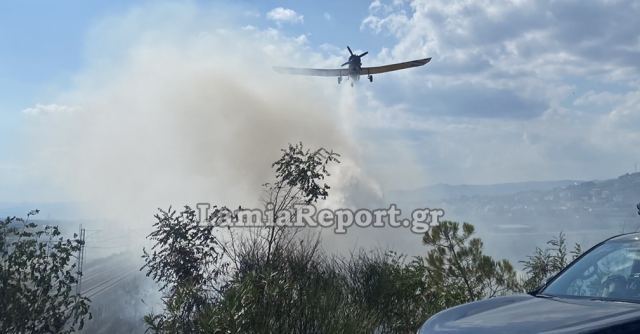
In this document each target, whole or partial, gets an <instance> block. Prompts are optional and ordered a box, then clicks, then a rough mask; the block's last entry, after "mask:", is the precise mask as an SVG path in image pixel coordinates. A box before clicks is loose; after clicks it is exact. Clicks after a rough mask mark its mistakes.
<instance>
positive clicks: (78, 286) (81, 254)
mask: <svg viewBox="0 0 640 334" xmlns="http://www.w3.org/2000/svg"><path fill="white" fill-rule="evenodd" d="M84 236H85V229H84V228H82V224H80V231H79V234H78V238H79V239H80V249H79V250H78V265H77V269H78V270H77V272H76V274H77V278H78V283H77V284H76V294H77V295H80V292H82V264H83V263H84Z"/></svg>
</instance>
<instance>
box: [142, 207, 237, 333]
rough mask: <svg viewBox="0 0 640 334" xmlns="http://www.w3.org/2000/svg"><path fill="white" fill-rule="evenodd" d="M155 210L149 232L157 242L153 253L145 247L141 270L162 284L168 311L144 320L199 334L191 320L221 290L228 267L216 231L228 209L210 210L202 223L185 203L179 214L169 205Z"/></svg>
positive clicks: (163, 329)
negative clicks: (153, 220) (154, 220)
mask: <svg viewBox="0 0 640 334" xmlns="http://www.w3.org/2000/svg"><path fill="white" fill-rule="evenodd" d="M159 211H160V213H158V214H156V215H155V218H156V222H155V223H154V225H153V226H154V228H155V230H154V231H153V232H151V234H149V236H148V239H150V240H152V241H154V242H155V244H154V245H153V246H152V248H151V251H152V253H149V252H147V250H146V249H144V250H143V251H144V255H143V259H144V261H145V264H144V266H143V267H142V268H140V269H141V270H144V269H146V271H147V276H150V277H151V278H153V280H154V281H156V282H157V283H159V284H160V290H161V291H162V292H163V302H164V304H165V308H166V310H165V313H164V314H159V315H148V316H147V317H145V322H147V324H149V326H150V328H151V329H152V330H154V331H157V332H189V333H192V332H197V331H198V328H197V327H196V326H195V325H196V322H194V319H195V318H196V317H197V316H198V315H199V314H200V312H202V310H203V309H204V308H205V307H206V306H207V305H208V303H209V302H210V300H211V298H212V297H213V296H216V295H217V293H218V292H219V291H220V286H219V285H218V283H219V278H220V277H221V275H223V274H224V273H225V270H226V267H227V265H226V264H225V263H223V262H222V249H221V247H220V246H221V243H220V241H219V240H218V238H217V237H216V235H215V231H216V226H217V225H218V223H219V222H220V221H221V220H223V219H226V218H227V217H228V214H229V211H228V210H226V209H225V208H222V209H219V208H214V210H213V213H212V214H211V215H210V216H209V217H207V218H206V219H204V220H203V221H200V219H199V217H198V215H197V213H196V211H195V210H194V209H192V208H190V207H188V206H186V207H185V208H184V209H183V210H182V211H181V212H179V213H178V212H177V211H176V210H173V209H171V208H169V210H167V211H164V210H159Z"/></svg>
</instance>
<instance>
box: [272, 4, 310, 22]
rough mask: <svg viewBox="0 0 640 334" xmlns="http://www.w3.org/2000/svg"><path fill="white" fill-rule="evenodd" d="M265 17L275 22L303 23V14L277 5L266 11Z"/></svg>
mask: <svg viewBox="0 0 640 334" xmlns="http://www.w3.org/2000/svg"><path fill="white" fill-rule="evenodd" d="M267 19H269V20H271V21H274V22H275V23H276V24H282V23H303V22H304V16H303V15H301V14H298V13H296V11H295V10H293V9H289V8H283V7H277V8H274V9H272V10H270V11H269V12H268V13H267Z"/></svg>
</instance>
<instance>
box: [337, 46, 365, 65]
mask: <svg viewBox="0 0 640 334" xmlns="http://www.w3.org/2000/svg"><path fill="white" fill-rule="evenodd" d="M347 50H349V54H351V57H349V60H351V58H352V57H358V58H362V57H364V56H366V55H367V54H368V53H369V51H365V52H364V53H362V54H360V55H354V54H353V51H351V48H350V47H349V46H348V45H347ZM345 65H349V61H348V62H346V63H344V64H342V65H340V66H345Z"/></svg>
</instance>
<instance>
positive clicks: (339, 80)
mask: <svg viewBox="0 0 640 334" xmlns="http://www.w3.org/2000/svg"><path fill="white" fill-rule="evenodd" d="M341 82H342V77H338V85H339V84H340V83H341Z"/></svg>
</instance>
